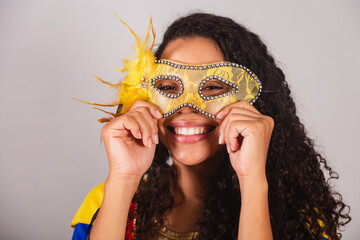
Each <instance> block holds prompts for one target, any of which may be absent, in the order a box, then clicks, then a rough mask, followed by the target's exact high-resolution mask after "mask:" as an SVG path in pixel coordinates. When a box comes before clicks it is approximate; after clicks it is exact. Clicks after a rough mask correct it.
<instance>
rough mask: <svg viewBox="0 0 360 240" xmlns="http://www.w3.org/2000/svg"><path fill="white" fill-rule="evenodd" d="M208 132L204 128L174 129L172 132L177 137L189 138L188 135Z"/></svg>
mask: <svg viewBox="0 0 360 240" xmlns="http://www.w3.org/2000/svg"><path fill="white" fill-rule="evenodd" d="M209 131H210V129H207V128H205V127H189V128H185V127H175V128H174V132H175V134H178V135H184V136H190V135H198V134H206V133H208V132H209Z"/></svg>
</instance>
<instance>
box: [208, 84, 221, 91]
mask: <svg viewBox="0 0 360 240" xmlns="http://www.w3.org/2000/svg"><path fill="white" fill-rule="evenodd" d="M204 89H205V90H214V89H224V88H223V87H222V86H218V85H211V86H208V87H205V88H204Z"/></svg>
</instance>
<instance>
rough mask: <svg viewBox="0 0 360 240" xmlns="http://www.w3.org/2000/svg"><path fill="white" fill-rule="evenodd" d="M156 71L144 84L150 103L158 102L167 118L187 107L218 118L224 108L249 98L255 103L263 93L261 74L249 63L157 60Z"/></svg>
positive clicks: (156, 103) (249, 100)
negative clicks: (246, 64)
mask: <svg viewBox="0 0 360 240" xmlns="http://www.w3.org/2000/svg"><path fill="white" fill-rule="evenodd" d="M155 63H156V64H155V65H156V67H155V71H154V73H153V74H152V76H151V79H150V81H149V83H150V84H148V85H146V86H144V87H146V88H147V91H148V93H149V100H148V101H149V102H151V103H153V104H155V105H157V106H158V107H159V108H160V111H162V114H163V117H168V116H170V115H172V114H174V113H175V112H176V111H178V110H179V109H181V108H183V107H191V108H193V109H195V110H197V111H198V112H200V113H202V114H204V115H205V116H208V117H211V118H216V114H217V113H218V112H219V111H220V110H221V109H223V108H224V107H226V106H228V105H230V104H232V103H235V102H238V101H241V100H246V101H248V102H250V103H251V104H253V103H254V102H255V101H256V99H257V98H258V96H259V95H260V92H261V89H262V87H261V83H260V81H259V79H258V78H257V76H256V75H255V74H254V73H253V72H251V71H250V69H248V68H246V67H245V66H242V65H239V64H236V63H230V62H216V63H211V64H203V65H187V64H181V63H176V62H172V61H169V60H157V61H155Z"/></svg>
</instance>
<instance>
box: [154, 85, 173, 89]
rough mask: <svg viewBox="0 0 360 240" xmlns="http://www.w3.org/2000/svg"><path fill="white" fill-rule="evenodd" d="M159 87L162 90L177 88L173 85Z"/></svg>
mask: <svg viewBox="0 0 360 240" xmlns="http://www.w3.org/2000/svg"><path fill="white" fill-rule="evenodd" d="M158 88H159V89H160V90H175V87H174V86H171V85H165V86H159V87H158Z"/></svg>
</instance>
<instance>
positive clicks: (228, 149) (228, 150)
mask: <svg viewBox="0 0 360 240" xmlns="http://www.w3.org/2000/svg"><path fill="white" fill-rule="evenodd" d="M226 149H227V152H228V153H230V147H229V144H226Z"/></svg>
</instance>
